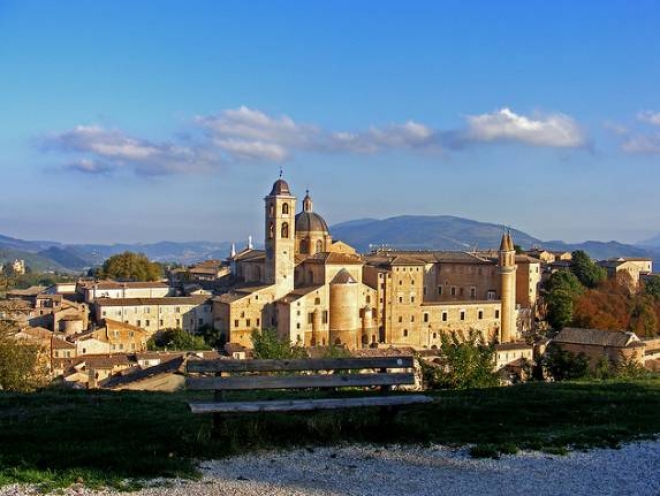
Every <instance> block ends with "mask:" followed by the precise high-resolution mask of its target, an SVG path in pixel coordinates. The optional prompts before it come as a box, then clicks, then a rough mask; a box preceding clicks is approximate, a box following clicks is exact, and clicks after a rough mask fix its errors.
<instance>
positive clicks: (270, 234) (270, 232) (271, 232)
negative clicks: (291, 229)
mask: <svg viewBox="0 0 660 496" xmlns="http://www.w3.org/2000/svg"><path fill="white" fill-rule="evenodd" d="M273 236H275V224H274V223H272V222H271V223H270V224H268V239H273Z"/></svg>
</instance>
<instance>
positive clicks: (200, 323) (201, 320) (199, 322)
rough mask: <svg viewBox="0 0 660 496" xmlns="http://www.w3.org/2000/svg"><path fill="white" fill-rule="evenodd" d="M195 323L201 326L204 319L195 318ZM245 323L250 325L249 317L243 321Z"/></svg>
mask: <svg viewBox="0 0 660 496" xmlns="http://www.w3.org/2000/svg"><path fill="white" fill-rule="evenodd" d="M197 325H200V326H203V325H204V319H197ZM245 325H247V326H248V327H249V326H250V319H248V320H247V321H246V322H245Z"/></svg>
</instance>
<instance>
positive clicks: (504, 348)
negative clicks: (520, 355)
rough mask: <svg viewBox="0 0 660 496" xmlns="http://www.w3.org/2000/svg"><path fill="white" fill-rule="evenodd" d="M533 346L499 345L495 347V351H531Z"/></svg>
mask: <svg viewBox="0 0 660 496" xmlns="http://www.w3.org/2000/svg"><path fill="white" fill-rule="evenodd" d="M533 348H534V346H533V345H531V344H527V343H501V344H496V345H495V350H496V351H511V350H531V349H533Z"/></svg>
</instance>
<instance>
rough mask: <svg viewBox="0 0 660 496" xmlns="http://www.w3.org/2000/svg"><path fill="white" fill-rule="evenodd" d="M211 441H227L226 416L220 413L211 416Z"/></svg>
mask: <svg viewBox="0 0 660 496" xmlns="http://www.w3.org/2000/svg"><path fill="white" fill-rule="evenodd" d="M211 438H212V439H216V440H217V439H223V440H226V439H229V423H228V422H227V416H226V415H223V414H221V413H214V414H213V426H212V428H211Z"/></svg>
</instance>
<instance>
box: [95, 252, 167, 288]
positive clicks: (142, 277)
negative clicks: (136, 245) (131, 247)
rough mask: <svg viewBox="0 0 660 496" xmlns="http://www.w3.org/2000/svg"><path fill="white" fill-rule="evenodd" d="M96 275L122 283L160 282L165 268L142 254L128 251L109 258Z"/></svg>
mask: <svg viewBox="0 0 660 496" xmlns="http://www.w3.org/2000/svg"><path fill="white" fill-rule="evenodd" d="M95 275H96V277H98V278H100V279H105V278H111V279H117V280H120V281H158V280H160V279H162V277H163V267H162V266H161V265H160V264H158V263H156V262H152V261H150V260H149V259H148V258H147V256H146V255H144V254H142V253H133V252H130V251H126V252H124V253H120V254H118V255H113V256H111V257H110V258H108V259H107V260H106V261H105V262H104V263H103V266H102V267H100V268H99V269H97V270H96V273H95Z"/></svg>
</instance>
